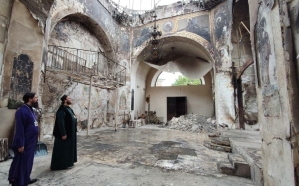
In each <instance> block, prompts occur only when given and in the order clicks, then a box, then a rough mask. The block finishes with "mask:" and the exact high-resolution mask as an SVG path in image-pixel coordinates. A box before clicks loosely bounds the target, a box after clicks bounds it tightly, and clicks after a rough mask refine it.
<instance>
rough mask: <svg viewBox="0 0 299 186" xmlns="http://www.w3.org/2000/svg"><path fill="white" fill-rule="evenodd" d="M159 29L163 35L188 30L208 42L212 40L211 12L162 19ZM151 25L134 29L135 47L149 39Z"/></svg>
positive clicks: (159, 22)
mask: <svg viewBox="0 0 299 186" xmlns="http://www.w3.org/2000/svg"><path fill="white" fill-rule="evenodd" d="M157 26H158V30H160V31H162V37H163V36H166V35H171V34H174V33H176V32H181V31H187V32H191V33H194V34H196V35H198V36H201V37H202V38H204V39H205V40H207V41H208V42H211V33H210V16H209V14H207V13H205V14H201V15H198V14H197V15H196V16H194V15H193V16H192V15H191V16H190V15H187V16H182V17H180V18H172V19H167V20H163V21H162V20H161V21H158V22H157ZM151 27H152V25H150V26H147V27H140V28H135V29H134V34H133V47H138V46H140V45H142V43H144V42H145V41H147V40H148V39H149V38H150V37H151V35H150V32H151V30H152V29H151Z"/></svg>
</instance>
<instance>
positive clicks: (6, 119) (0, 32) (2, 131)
mask: <svg viewBox="0 0 299 186" xmlns="http://www.w3.org/2000/svg"><path fill="white" fill-rule="evenodd" d="M0 3H1V6H0V118H1V120H2V122H1V123H0V138H3V137H9V139H8V140H9V141H12V133H13V125H12V124H13V122H14V121H13V120H14V114H15V111H14V110H9V109H7V108H5V107H6V105H7V100H6V101H4V100H3V99H2V78H3V73H4V72H3V70H4V63H3V61H4V52H5V48H6V43H7V35H8V26H9V22H10V17H11V11H12V5H13V1H12V0H0Z"/></svg>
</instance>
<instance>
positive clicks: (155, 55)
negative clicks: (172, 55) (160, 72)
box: [147, 0, 163, 60]
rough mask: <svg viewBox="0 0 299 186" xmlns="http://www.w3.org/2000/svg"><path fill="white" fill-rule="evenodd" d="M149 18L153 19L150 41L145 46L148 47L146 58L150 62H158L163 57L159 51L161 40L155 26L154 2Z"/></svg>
mask: <svg viewBox="0 0 299 186" xmlns="http://www.w3.org/2000/svg"><path fill="white" fill-rule="evenodd" d="M151 17H152V18H153V22H154V25H153V26H152V27H151V28H152V32H150V36H151V38H150V41H149V42H148V43H147V45H150V48H151V49H150V55H149V56H148V57H149V58H150V59H151V60H159V59H161V58H162V57H163V52H162V50H161V45H162V44H163V40H161V39H160V37H161V36H162V32H161V31H159V30H158V26H157V14H156V4H155V0H154V10H153V11H152V12H151Z"/></svg>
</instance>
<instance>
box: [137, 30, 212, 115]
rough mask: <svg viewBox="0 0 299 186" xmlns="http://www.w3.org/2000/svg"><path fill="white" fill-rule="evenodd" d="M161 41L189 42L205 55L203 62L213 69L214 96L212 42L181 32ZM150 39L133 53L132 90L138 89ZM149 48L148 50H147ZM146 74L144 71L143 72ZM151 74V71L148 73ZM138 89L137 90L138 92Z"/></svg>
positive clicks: (165, 37)
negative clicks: (140, 71)
mask: <svg viewBox="0 0 299 186" xmlns="http://www.w3.org/2000/svg"><path fill="white" fill-rule="evenodd" d="M161 39H163V40H164V44H165V43H167V42H169V43H171V42H177V41H180V42H187V43H188V44H190V45H192V47H193V46H194V47H196V48H197V49H198V50H200V51H201V54H202V55H203V60H205V61H207V62H209V63H210V64H211V65H212V69H211V70H210V73H209V74H211V83H212V85H211V86H212V87H211V88H212V92H211V93H212V94H213V92H214V83H213V82H214V71H215V65H214V64H215V60H214V54H213V46H212V45H211V43H210V42H208V41H207V40H206V39H204V38H203V37H201V36H199V35H197V34H194V33H191V32H187V31H181V32H176V33H174V34H171V35H167V36H163V37H162V38H161ZM148 41H149V39H148V40H146V41H144V42H143V43H142V44H141V45H140V46H138V47H136V48H134V51H133V55H132V66H131V80H132V81H131V88H132V89H135V88H137V89H138V84H137V80H136V78H137V76H138V73H139V69H140V68H139V67H140V66H141V65H142V64H144V62H143V54H144V52H146V50H148V48H149V47H148V46H147V43H148ZM147 47H148V48H147ZM143 72H144V71H143ZM147 72H149V70H148V71H147ZM145 78H146V75H145V77H143V78H142V79H145ZM137 89H136V90H137ZM139 89H140V87H139ZM139 94H142V93H140V92H139V93H138V91H136V92H135V94H134V96H136V98H138V97H141V96H140V95H139ZM137 102H138V101H137V99H136V101H135V103H134V109H135V110H134V112H133V114H134V115H135V114H136V109H137V110H138V105H137ZM141 107H142V106H141Z"/></svg>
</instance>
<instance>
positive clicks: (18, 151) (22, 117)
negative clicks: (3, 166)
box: [8, 92, 38, 186]
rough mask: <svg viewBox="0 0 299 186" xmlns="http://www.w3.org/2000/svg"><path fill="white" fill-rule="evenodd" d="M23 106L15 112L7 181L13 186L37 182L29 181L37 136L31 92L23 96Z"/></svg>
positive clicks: (33, 95) (35, 97)
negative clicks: (11, 158) (11, 153)
mask: <svg viewBox="0 0 299 186" xmlns="http://www.w3.org/2000/svg"><path fill="white" fill-rule="evenodd" d="M23 101H24V105H22V106H21V107H20V108H19V109H18V110H17V112H16V116H15V134H14V139H13V143H12V146H11V148H12V150H13V151H14V154H15V156H14V158H13V161H12V163H11V166H10V169H9V175H8V181H9V183H11V184H12V185H13V186H25V185H29V184H31V183H34V182H36V181H37V179H31V178H30V174H31V171H32V166H33V158H34V153H35V145H36V143H37V136H38V123H37V121H36V117H35V114H34V111H33V107H37V105H38V99H37V95H36V94H35V93H33V92H30V93H26V94H25V95H24V96H23Z"/></svg>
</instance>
